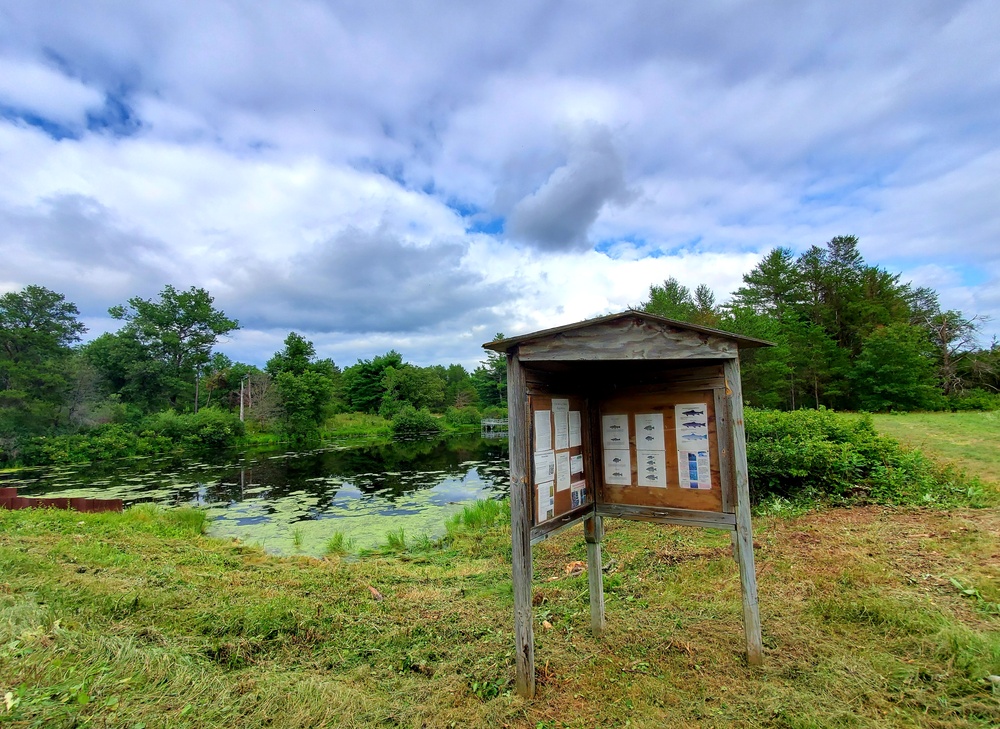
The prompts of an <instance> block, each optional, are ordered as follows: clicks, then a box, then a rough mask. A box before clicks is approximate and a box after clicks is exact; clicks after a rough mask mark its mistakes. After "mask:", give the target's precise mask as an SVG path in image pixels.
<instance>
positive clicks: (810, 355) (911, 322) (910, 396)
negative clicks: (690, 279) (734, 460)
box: [640, 236, 1000, 412]
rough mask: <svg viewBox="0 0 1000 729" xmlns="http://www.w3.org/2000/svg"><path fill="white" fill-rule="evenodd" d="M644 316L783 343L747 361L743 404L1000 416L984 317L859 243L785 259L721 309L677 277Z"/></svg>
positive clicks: (754, 275) (849, 240) (653, 292)
mask: <svg viewBox="0 0 1000 729" xmlns="http://www.w3.org/2000/svg"><path fill="white" fill-rule="evenodd" d="M640 308H642V309H644V310H645V311H647V312H649V313H652V314H658V315H660V316H664V317H668V318H671V319H678V320H681V321H687V322H691V323H694V324H700V325H703V326H708V327H713V328H719V329H723V330H726V331H731V332H734V333H737V334H743V335H746V336H751V337H756V338H758V339H765V340H768V341H770V342H773V343H774V344H775V345H776V346H774V347H771V348H762V349H754V350H746V351H745V352H744V353H743V354H742V355H741V357H742V376H743V390H744V394H745V396H746V398H747V401H748V402H749V403H750V404H753V405H756V406H759V407H765V408H773V409H780V410H795V409H798V408H820V407H826V408H832V409H838V410H868V411H874V412H884V411H889V410H938V409H949V408H950V409H995V408H997V407H1000V398H998V396H997V393H998V392H1000V346H998V344H997V342H996V341H995V340H994V341H993V342H992V343H991V344H990V345H989V346H988V347H983V346H980V345H979V344H978V341H977V336H978V334H979V331H980V327H981V326H982V324H983V323H984V322H985V318H984V317H981V316H978V315H972V316H967V315H965V314H963V313H962V312H960V311H956V310H945V309H942V308H941V305H940V303H939V301H938V296H937V293H936V292H935V291H933V290H932V289H930V288H926V287H914V286H913V285H912V284H911V283H906V282H903V281H901V277H900V275H899V274H893V273H890V272H888V271H886V270H884V269H882V268H879V267H877V266H871V265H869V264H867V263H866V262H865V261H864V258H863V257H862V255H861V253H860V252H859V251H858V239H857V238H856V237H855V236H837V237H835V238H833V239H832V240H830V241H829V242H828V243H826V245H825V246H822V247H820V246H812V247H811V248H809V249H808V250H807V251H805V252H804V253H802V254H801V255H799V256H794V255H793V254H792V252H791V251H790V250H789V249H787V248H782V247H778V248H774V249H773V250H771V251H770V253H768V255H767V256H766V257H765V258H764V259H763V260H762V261H761V262H760V264H758V265H757V266H756V267H755V268H754V269H753V270H752V271H750V272H749V273H747V274H746V275H745V276H743V285H742V286H741V287H739V288H738V289H737V290H736V291H734V292H733V293H732V295H731V296H730V298H729V299H728V300H727V301H726V302H724V303H722V304H717V303H716V297H715V294H714V292H713V291H712V290H711V288H709V287H708V286H706V285H704V284H702V285H699V286H697V287H696V288H695V290H694V291H693V292H692V291H691V290H690V289H689V288H687V287H686V286H683V285H681V284H680V283H679V282H678V281H677V280H676V279H674V278H669V279H667V280H666V281H664V282H663V284H662V285H660V284H658V285H653V286H651V287H650V289H649V295H648V298H647V300H646V301H644V302H643V303H642V304H641V307H640Z"/></svg>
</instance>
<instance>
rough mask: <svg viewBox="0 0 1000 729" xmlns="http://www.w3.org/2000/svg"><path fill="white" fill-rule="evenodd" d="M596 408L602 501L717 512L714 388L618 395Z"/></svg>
mask: <svg viewBox="0 0 1000 729" xmlns="http://www.w3.org/2000/svg"><path fill="white" fill-rule="evenodd" d="M599 409H600V416H601V422H598V423H595V424H594V427H595V430H596V431H597V434H598V437H599V438H600V441H601V442H600V444H599V445H601V446H602V448H601V449H600V451H599V456H598V459H597V460H598V461H599V463H600V470H601V473H600V474H598V475H597V478H595V479H592V480H593V481H595V482H597V483H600V485H601V486H600V488H601V496H600V501H601V502H604V503H609V504H629V505H634V506H659V507H668V508H675V509H691V510H696V511H717V512H721V511H722V510H723V499H722V476H721V471H720V459H719V438H718V432H717V426H716V417H715V395H714V391H713V390H694V391H687V392H670V393H667V392H656V393H649V392H647V393H633V394H627V395H618V396H612V397H608V398H605V399H603V400H601V402H600V403H599ZM626 428H627V432H626ZM609 440H610V441H611V442H609ZM619 441H620V443H619ZM597 445H598V444H597V443H595V447H597ZM626 446H627V447H626ZM626 454H627V455H626ZM682 461H683V462H682ZM626 465H627V466H628V468H627V469H626V468H625V466H626ZM624 482H627V483H624ZM654 484H655V485H654ZM661 484H662V485H661ZM682 484H683V485H682Z"/></svg>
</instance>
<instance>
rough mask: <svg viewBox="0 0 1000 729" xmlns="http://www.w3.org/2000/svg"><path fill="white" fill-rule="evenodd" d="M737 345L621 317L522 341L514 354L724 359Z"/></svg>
mask: <svg viewBox="0 0 1000 729" xmlns="http://www.w3.org/2000/svg"><path fill="white" fill-rule="evenodd" d="M737 348H738V345H737V343H736V342H735V341H733V340H732V339H727V338H725V337H722V336H719V335H716V334H707V333H704V332H696V331H692V330H688V329H683V328H681V327H674V326H668V325H663V324H656V323H653V322H650V321H646V320H644V319H641V318H638V317H623V318H620V319H617V320H614V321H610V322H602V323H597V324H594V325H592V326H588V327H584V328H579V329H572V330H569V331H564V332H559V333H557V334H549V335H546V336H543V337H540V338H538V339H529V340H527V341H523V342H521V343H520V345H519V347H518V356H519V357H520V358H521V360H522V361H524V362H535V361H545V360H692V359H726V358H730V357H736V356H737Z"/></svg>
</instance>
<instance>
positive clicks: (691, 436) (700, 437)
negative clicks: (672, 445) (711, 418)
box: [684, 433, 708, 440]
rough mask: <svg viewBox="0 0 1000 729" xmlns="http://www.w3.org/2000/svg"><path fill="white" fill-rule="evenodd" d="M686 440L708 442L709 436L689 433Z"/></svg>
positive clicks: (685, 437)
mask: <svg viewBox="0 0 1000 729" xmlns="http://www.w3.org/2000/svg"><path fill="white" fill-rule="evenodd" d="M684 440H708V436H707V435H698V434H697V433H688V434H687V435H685V436H684Z"/></svg>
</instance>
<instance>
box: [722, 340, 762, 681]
mask: <svg viewBox="0 0 1000 729" xmlns="http://www.w3.org/2000/svg"><path fill="white" fill-rule="evenodd" d="M725 374H726V396H727V398H728V400H729V407H730V412H731V415H732V418H731V420H730V422H731V423H732V426H731V427H732V444H733V466H734V468H733V471H734V474H735V476H736V532H735V533H734V536H735V540H734V541H735V546H736V560H737V562H738V563H739V566H740V585H741V586H742V588H743V630H744V632H745V633H746V639H747V663H749V664H750V665H751V666H759V665H761V664H762V663H763V662H764V644H763V641H762V639H761V634H760V609H759V608H758V606H757V572H756V569H755V567H754V559H753V530H752V529H751V526H750V480H749V476H748V471H747V441H746V435H745V433H744V431H743V391H742V388H741V385H740V361H739V360H738V359H731V360H726V364H725Z"/></svg>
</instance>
